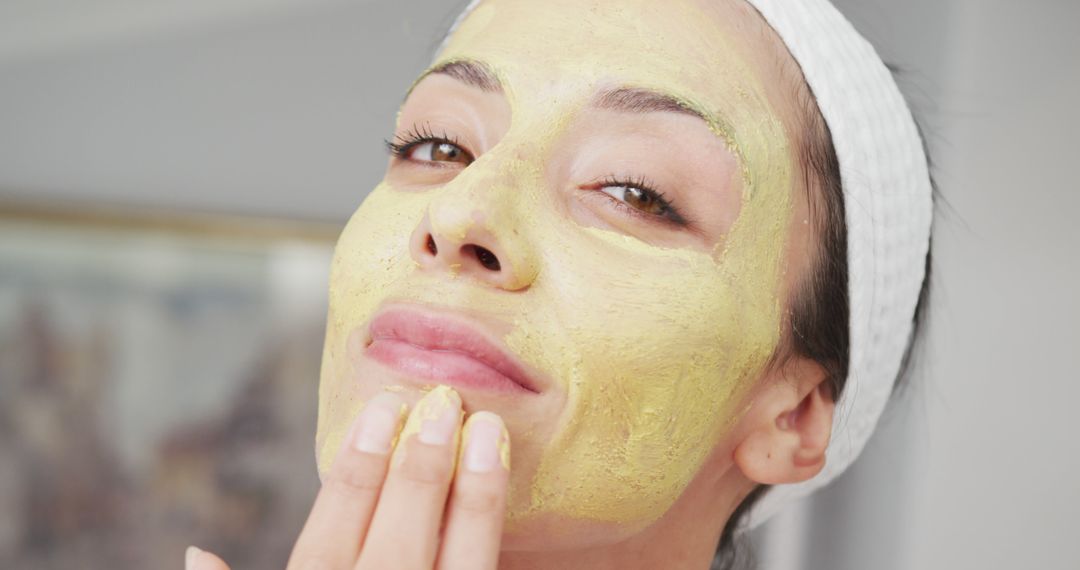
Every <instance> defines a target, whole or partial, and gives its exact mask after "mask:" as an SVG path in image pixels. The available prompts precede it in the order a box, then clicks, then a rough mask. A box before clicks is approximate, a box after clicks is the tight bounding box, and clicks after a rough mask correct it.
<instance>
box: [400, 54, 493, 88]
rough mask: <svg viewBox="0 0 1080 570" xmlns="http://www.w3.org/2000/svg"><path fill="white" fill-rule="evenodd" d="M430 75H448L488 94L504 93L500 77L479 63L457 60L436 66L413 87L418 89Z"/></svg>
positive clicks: (421, 75) (415, 82) (423, 74)
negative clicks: (417, 86) (418, 85)
mask: <svg viewBox="0 0 1080 570" xmlns="http://www.w3.org/2000/svg"><path fill="white" fill-rule="evenodd" d="M429 75H447V76H450V77H453V78H454V79H457V80H458V81H460V82H462V83H464V84H465V85H469V86H471V87H475V88H477V89H480V90H481V91H486V92H488V93H502V92H503V87H502V82H501V81H499V77H498V76H497V75H495V72H493V71H491V69H490V68H489V67H488V66H486V65H484V64H482V63H480V62H478V61H473V60H469V59H455V60H450V61H447V62H445V63H441V64H439V65H436V66H435V67H432V68H431V69H428V70H427V71H425V72H424V73H422V74H420V77H417V78H416V81H414V82H413V87H416V85H417V84H418V83H420V82H421V81H423V80H424V78H425V77H427V76H429ZM409 91H410V92H411V91H412V89H411V88H410V89H409Z"/></svg>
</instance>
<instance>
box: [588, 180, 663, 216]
mask: <svg viewBox="0 0 1080 570" xmlns="http://www.w3.org/2000/svg"><path fill="white" fill-rule="evenodd" d="M600 191H601V192H603V193H604V194H607V195H608V196H611V197H612V198H615V199H616V200H618V201H620V202H624V203H626V204H627V205H628V206H630V207H632V208H634V209H635V210H640V211H641V212H644V213H646V214H652V215H654V216H666V215H667V214H668V211H669V209H670V208H669V207H668V205H667V204H666V203H665V202H664V201H663V199H662V198H660V196H657V195H656V194H655V193H653V192H650V191H648V190H645V189H642V188H636V187H634V186H611V185H608V186H604V187H602V188H601V189H600Z"/></svg>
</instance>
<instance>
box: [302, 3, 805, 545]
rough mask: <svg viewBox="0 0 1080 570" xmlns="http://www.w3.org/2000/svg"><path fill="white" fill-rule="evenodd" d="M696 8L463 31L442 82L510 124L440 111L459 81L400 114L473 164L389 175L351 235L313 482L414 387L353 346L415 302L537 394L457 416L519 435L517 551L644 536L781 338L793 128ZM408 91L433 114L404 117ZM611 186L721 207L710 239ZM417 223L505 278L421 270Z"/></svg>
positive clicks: (583, 9)
mask: <svg viewBox="0 0 1080 570" xmlns="http://www.w3.org/2000/svg"><path fill="white" fill-rule="evenodd" d="M705 10H706V8H704V7H702V6H699V4H698V3H697V2H694V1H691V0H680V1H671V2H662V3H661V2H649V1H624V2H618V3H604V2H596V3H593V2H583V1H582V0H550V1H545V2H543V3H536V2H528V1H525V0H489V1H487V2H483V3H482V4H481V5H480V6H479V7H478V8H477V9H476V10H475V12H473V13H472V14H471V15H469V16H468V18H466V20H465V21H464V22H463V24H462V25H461V26H460V28H459V29H458V30H457V31H456V32H455V34H454V35H453V37H452V38H451V40H450V42H449V43H448V45H447V46H446V48H445V49H444V50H443V51H442V53H441V54H440V55H439V56H438V58H437V61H436V62H435V65H434V66H433V68H438V67H440V66H442V65H443V64H446V63H447V62H460V61H471V62H479V63H480V64H482V65H483V66H485V67H486V68H487V69H489V70H491V71H492V72H493V74H494V75H495V78H496V79H497V80H498V81H499V82H500V83H501V90H502V91H501V93H491V92H488V93H483V94H479V93H478V94H477V95H476V97H479V98H488V99H490V98H492V97H494V98H496V99H498V100H500V101H503V100H504V101H505V103H503V105H504V106H505V109H503V110H502V111H499V112H498V113H496V112H495V111H493V110H492V109H491V108H481V107H482V106H477V105H472V106H470V104H469V103H468V102H465V103H461V102H457V101H455V100H454V99H453V93H456V92H461V91H463V90H464V91H468V90H472V91H479V90H478V89H477V88H476V87H474V86H468V85H458V86H456V87H453V88H447V89H448V90H447V91H439V90H440V89H443V88H444V87H446V86H447V85H449V84H451V83H455V82H456V83H461V82H460V81H458V79H454V78H450V77H445V76H440V77H438V78H437V79H438V80H437V81H434V83H435V84H434V85H428V84H429V82H433V80H435V79H436V77H435V76H432V77H429V78H427V79H424V80H422V81H421V82H419V83H418V85H417V87H416V89H415V91H414V92H413V94H412V95H411V96H410V99H409V101H407V102H406V104H405V107H404V108H403V111H402V113H401V115H400V116H399V124H398V132H407V131H410V130H414V131H415V130H417V129H420V130H423V129H428V130H430V131H431V132H432V133H434V134H435V135H436V136H437V137H442V136H443V135H446V138H448V139H452V140H455V141H457V142H458V143H460V145H461V146H462V147H464V146H466V145H468V146H470V147H471V148H470V149H469V151H470V152H471V153H473V154H474V155H475V158H476V160H475V161H473V162H471V163H470V164H468V165H467V166H462V167H461V168H458V169H457V170H449V171H448V170H447V169H445V168H443V169H442V170H432V169H431V168H429V167H428V166H425V165H416V164H411V165H397V166H395V164H396V163H395V162H394V161H392V164H391V166H390V169H389V170H388V174H387V178H386V180H384V181H383V183H382V184H380V185H379V186H378V187H377V188H376V189H375V190H374V191H373V192H372V193H371V194H370V195H369V196H368V198H367V199H366V200H365V201H364V203H363V204H362V206H361V207H360V208H359V210H357V212H356V213H355V215H354V216H353V217H352V219H351V220H350V222H349V224H348V226H347V227H346V229H345V231H344V233H343V234H342V235H341V238H340V241H339V243H338V246H337V250H336V255H335V259H334V263H333V269H332V275H331V282H330V314H329V323H328V327H327V334H326V345H325V353H324V358H323V368H322V378H321V385H320V409H319V426H318V459H319V466H320V469H321V470H323V471H325V470H326V469H327V468H328V467H329V465H330V463H331V462H332V461H333V459H334V455H335V453H336V451H337V449H338V447H339V445H340V442H341V439H342V437H343V435H344V433H345V430H346V429H347V426H348V425H349V424H350V422H351V420H352V418H353V417H354V415H355V413H356V412H357V410H358V409H359V407H360V406H361V404H362V401H363V400H365V399H366V398H368V397H370V395H372V394H373V393H375V392H377V391H378V390H379V389H382V386H384V385H390V384H398V383H402V384H405V385H406V386H410V385H411V386H417V385H419V384H422V383H423V382H417V381H410V379H408V378H400V377H395V376H394V375H392V374H390V375H388V374H384V373H382V372H380V369H379V368H378V367H375V366H373V365H371V364H370V363H369V362H367V361H366V359H365V358H364V357H363V355H362V350H363V347H358V346H356V345H355V343H356V342H357V341H356V338H357V332H356V331H358V330H362V329H363V327H364V326H365V325H366V323H367V322H368V321H369V320H370V318H371V317H372V315H373V314H374V313H375V312H376V311H377V310H378V309H379V308H380V307H381V306H382V305H383V304H384V303H386V302H388V301H393V302H404V303H410V304H415V305H420V306H432V307H440V308H442V309H450V310H459V311H460V312H461V313H462V314H464V315H475V316H482V317H483V318H485V319H493V320H496V321H498V322H500V323H504V324H505V326H504V327H502V329H501V330H498V331H495V334H496V336H497V337H498V338H500V339H501V341H502V342H503V343H504V345H505V346H506V347H507V348H508V349H509V350H510V351H511V352H512V353H513V354H514V355H516V356H517V357H518V358H519V359H520V360H521V361H522V362H524V363H525V364H526V365H527V366H528V367H530V368H531V369H533V370H537V371H539V372H540V373H541V374H543V375H544V376H545V377H546V378H547V379H548V381H549V383H548V384H547V385H546V386H545V390H543V391H542V392H541V393H539V394H532V395H527V396H508V397H494V396H490V397H489V396H485V395H476V396H475V397H474V395H472V394H469V393H468V392H467V391H466V392H462V395H463V398H464V400H465V402H466V406H467V407H472V408H474V409H475V408H480V407H486V408H488V409H492V411H495V412H496V413H499V414H500V415H502V416H503V417H504V418H505V419H506V422H507V425H508V427H509V430H510V435H511V440H512V442H513V457H514V466H513V469H512V471H511V496H510V504H509V521H510V524H509V526H508V529H509V531H510V532H513V530H514V529H515V528H524V527H523V526H521V525H524V524H526V523H527V522H528V521H529V520H530V519H532V518H544V519H545V520H549V521H550V520H559V519H565V520H577V521H593V522H596V523H612V524H617V525H623V526H626V527H628V528H629V527H638V528H640V527H641V526H643V525H646V524H648V523H649V522H651V521H653V520H655V519H656V518H658V517H659V516H660V515H662V514H663V513H664V512H665V511H666V510H667V509H668V508H669V507H670V506H671V505H672V504H673V503H674V501H675V500H676V499H677V498H678V497H679V495H680V494H681V493H682V492H683V490H684V489H685V488H686V486H687V485H688V484H689V482H690V481H691V479H693V477H694V476H695V475H696V473H697V472H698V470H699V469H700V467H701V465H702V463H703V462H704V460H705V459H706V457H707V456H708V455H709V454H710V452H711V451H712V450H713V448H714V446H715V445H716V444H717V442H718V441H720V439H721V438H722V437H723V436H724V435H725V434H726V433H728V432H729V430H730V429H731V427H732V426H733V425H734V424H735V422H736V421H737V420H738V417H739V415H740V413H741V412H742V410H743V409H744V408H745V406H746V404H747V397H748V395H749V394H750V390H751V389H752V388H753V386H754V383H755V381H756V380H757V379H758V378H759V377H760V375H761V373H762V371H763V369H764V367H765V365H766V364H767V362H768V360H769V358H770V357H771V355H772V354H773V352H774V350H775V348H776V346H777V344H778V342H779V340H780V338H781V325H782V312H783V304H782V302H781V297H782V294H783V292H784V291H783V285H782V282H783V271H784V263H783V259H784V255H785V253H784V252H785V243H786V240H787V236H788V227H789V222H790V218H791V215H792V205H791V186H792V167H791V165H792V155H791V151H790V149H789V143H788V138H787V136H786V134H785V131H784V128H783V125H782V123H781V121H780V120H779V119H778V118H777V116H776V113H775V112H774V110H773V109H772V108H771V107H770V104H769V102H768V99H767V97H766V94H765V90H764V88H763V87H762V85H761V82H760V79H759V78H758V75H757V74H756V73H755V71H754V68H753V66H752V65H751V64H750V63H749V60H748V58H747V57H746V55H745V54H744V53H743V52H741V51H740V49H739V46H738V45H737V44H736V42H735V41H734V40H732V39H731V35H730V31H729V30H727V29H726V28H725V27H724V25H723V24H722V22H718V19H717V17H716V15H715V14H714V13H708V12H706V11H705ZM618 89H633V90H638V91H641V92H649V93H653V92H655V93H660V94H666V95H669V96H670V97H666V98H660V99H655V98H654V100H652V103H650V104H652V105H653V107H649V108H645V109H640V108H639V109H638V110H636V111H634V110H627V109H623V108H618V109H616V110H611V109H606V110H600V109H597V106H598V104H597V97H598V94H602V93H605V92H607V93H611V92H612V91H613V90H618ZM421 92H423V98H424V99H425V100H427V101H435V103H432V104H430V105H428V107H427V108H419V107H418V108H410V105H413V100H414V99H415V98H417V97H420V95H421V94H422V93H421ZM485 100H486V99H485ZM657 101H659V103H657ZM671 101H676V102H677V103H678V109H672V108H671V105H667V106H666V107H665V104H664V102H668V103H670V102H671ZM638 103H641V101H638ZM425 105H427V104H425ZM432 106H433V107H434V108H432ZM601 106H602V105H601ZM608 106H609V107H611V106H614V107H619V105H618V104H617V103H614V104H613V103H611V99H609V100H608ZM646 107H647V106H646ZM489 113H496V114H498V115H499V117H503V116H505V117H506V119H505V121H506V124H505V126H504V127H505V128H502V127H498V128H496V127H491V128H487V130H486V131H485V128H486V127H484V126H483V123H484V122H485V121H488V123H490V122H492V121H496V122H497V121H498V120H502V119H498V118H494V119H493V118H491V117H493V116H494V115H490V114H489ZM694 114H700V115H702V116H703V117H704V118H705V120H704V121H703V120H701V119H698V118H695V117H693V116H691V115H694ZM665 121H666V122H665ZM405 123H409V124H405ZM477 125H480V126H477ZM650 125H655V126H656V128H651V127H650ZM665 125H666V126H665ZM489 127H490V125H489ZM665 129H666V130H665ZM451 130H453V131H454V132H452V133H449V132H445V131H451ZM492 133H494V134H492ZM684 135H685V136H684ZM665 137H666V138H665ZM673 137H674V138H677V139H678V140H673ZM683 138H685V139H687V140H682V139H683ZM687 141H689V142H687ZM679 145H683V146H679ZM686 145H690V146H689V147H686ZM682 148H689V150H687V151H686V152H682V151H680V150H679V149H682ZM611 149H614V150H611ZM673 149H674V150H673ZM695 152H697V153H698V154H696V155H695V154H694V153H695ZM687 155H690V156H689V157H688V156H687ZM427 158H431V157H430V156H427ZM687 161H689V162H687ZM702 165H704V166H702ZM425 168H428V170H424V169H425ZM434 168H438V167H434ZM639 169H647V170H649V171H648V172H641V171H636V170H639ZM431 172H434V173H435V174H431ZM447 172H451V174H447ZM702 173H706V174H708V176H705V175H704V174H702ZM623 174H625V175H627V176H638V177H643V178H647V179H649V180H655V179H658V180H659V182H660V183H661V184H662V185H663V184H667V186H668V187H669V188H670V187H672V186H674V187H677V188H678V189H677V190H675V191H673V192H672V193H673V194H674V196H675V198H676V199H681V201H682V202H683V203H686V202H691V203H698V204H700V203H707V204H712V205H711V206H709V208H705V209H702V208H698V209H697V212H696V213H695V214H696V215H697V217H698V218H704V217H707V218H708V220H707V221H703V222H702V223H705V224H707V223H711V222H710V221H712V222H715V221H716V220H721V221H720V222H716V223H718V224H719V225H716V224H714V226H713V229H712V230H710V231H709V232H704V234H702V233H701V232H698V233H695V232H694V230H693V229H688V228H686V227H679V226H678V224H675V223H672V221H671V220H670V219H669V220H662V221H661V220H657V219H645V218H642V217H641V216H640V214H637V215H636V216H637V217H632V216H631V215H630V214H627V213H626V212H625V208H626V207H628V206H627V203H628V202H630V200H628V195H627V194H626V191H625V189H624V190H618V188H616V190H615V191H612V190H611V188H610V187H603V188H602V189H601V191H600V192H599V193H598V191H597V188H599V186H598V185H597V183H596V180H603V179H604V177H606V176H609V175H623ZM718 174H719V175H720V176H719V178H717V177H716V176H717V175H718ZM433 176H434V177H435V178H432V177H433ZM436 179H437V180H436ZM433 180H435V182H433ZM602 184H603V182H601V183H600V185H601V186H602ZM616 192H618V194H617V195H616ZM692 192H697V194H698V195H697V196H696V197H695V196H690V193H692ZM631 197H633V196H631ZM615 199H618V200H621V201H622V206H620V207H619V208H615V207H614V206H618V204H613V203H612V202H613V201H614V200H615ZM695 200H696V202H695ZM641 205H642V203H641V200H638V202H637V203H636V204H631V206H633V207H638V206H641ZM654 212H655V208H654ZM706 215H707V216H706ZM687 217H688V218H689V217H691V216H687ZM724 220H727V221H724ZM423 224H427V225H428V226H429V228H430V231H431V232H432V233H434V234H437V235H439V236H441V237H442V238H444V239H446V240H450V241H454V240H457V241H456V242H454V243H458V242H462V241H467V240H468V239H470V238H469V237H468V236H472V235H478V234H482V235H484V236H487V238H488V239H490V240H491V241H492V243H494V244H496V245H497V250H498V252H499V253H500V260H501V261H503V271H507V272H509V273H510V274H511V275H510V277H509V278H508V279H507V280H505V281H504V282H501V284H500V285H493V284H491V283H489V282H485V281H483V280H477V279H473V278H472V277H471V276H470V275H469V274H468V272H467V271H465V270H462V271H455V270H454V268H451V269H450V270H447V271H433V270H431V269H430V268H427V267H424V266H423V265H422V264H419V263H417V261H416V255H415V254H414V253H412V251H411V249H410V247H411V243H410V240H411V239H413V237H414V235H413V234H414V231H415V230H416V228H417V227H420V226H421V225H423ZM413 245H414V244H413ZM485 398H486V399H485ZM515 398H516V399H515ZM515 525H517V526H515Z"/></svg>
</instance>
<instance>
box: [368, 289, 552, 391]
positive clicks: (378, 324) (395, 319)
mask: <svg viewBox="0 0 1080 570" xmlns="http://www.w3.org/2000/svg"><path fill="white" fill-rule="evenodd" d="M399 317H405V318H406V319H407V321H408V326H406V327H402V326H400V322H401V321H400V320H399ZM416 332H422V333H424V334H420V335H417V334H415V333H416ZM380 339H386V340H396V341H400V342H407V343H409V344H412V345H413V346H416V347H419V348H423V349H426V350H436V351H446V352H456V353H459V354H464V355H466V356H469V357H471V358H473V359H475V360H477V361H479V362H482V363H483V364H485V365H487V366H488V367H490V368H492V369H493V370H495V371H497V372H499V373H500V374H502V375H503V376H506V377H507V378H509V379H510V380H511V381H513V382H514V383H515V384H518V385H519V386H521V387H522V388H524V389H526V390H528V391H530V392H535V393H539V392H540V390H539V388H538V386H537V383H536V382H535V381H534V380H533V378H532V377H531V376H530V375H529V374H528V373H527V372H526V371H525V367H524V366H523V365H522V364H521V363H520V362H519V361H518V359H517V358H516V357H514V356H513V355H512V354H510V353H509V352H508V351H507V350H506V349H504V348H502V346H500V344H499V343H496V342H494V341H492V340H490V339H489V338H488V335H486V334H485V333H484V332H482V330H481V329H479V328H478V327H476V326H474V325H472V324H470V323H468V322H467V321H466V320H464V319H463V318H461V317H458V316H457V315H453V316H450V315H443V314H439V313H436V312H432V311H431V310H430V309H427V308H426V307H425V309H424V310H418V309H413V308H407V307H400V306H399V307H392V308H387V309H384V310H382V311H380V312H379V313H378V314H376V315H375V317H374V318H372V319H371V323H370V324H369V325H368V340H367V343H366V346H370V345H371V343H372V342H374V341H376V340H380Z"/></svg>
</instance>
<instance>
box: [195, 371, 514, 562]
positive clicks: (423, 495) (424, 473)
mask: <svg viewBox="0 0 1080 570" xmlns="http://www.w3.org/2000/svg"><path fill="white" fill-rule="evenodd" d="M405 409H406V403H405V400H404V399H403V398H401V397H400V396H398V395H397V394H393V393H384V394H380V395H379V396H377V397H376V398H374V399H372V401H371V402H370V403H368V405H367V406H366V407H365V408H364V409H363V411H361V412H360V414H359V416H358V417H357V421H356V423H355V424H354V425H353V428H352V430H351V432H350V436H349V438H348V439H347V441H346V444H345V445H343V446H342V450H341V452H340V453H339V454H338V457H337V460H336V462H335V463H334V465H333V467H332V468H331V470H330V471H329V473H327V476H326V480H325V481H324V482H323V486H322V489H321V490H320V491H319V494H318V496H317V497H316V499H315V504H314V506H313V507H312V509H311V513H310V515H309V516H308V519H307V522H306V523H305V525H304V528H303V530H302V531H301V533H300V537H299V538H298V539H297V541H296V545H295V547H294V548H293V551H292V555H291V556H290V557H289V563H288V566H287V568H288V569H289V570H306V569H315V568H318V569H320V570H322V569H325V570H347V569H356V570H374V569H387V568H394V569H399V570H431V569H432V568H434V569H437V570H484V569H494V568H496V566H497V564H498V558H499V543H500V538H501V534H502V526H503V515H504V511H505V507H506V487H507V480H508V475H509V471H508V470H507V466H506V465H505V464H504V459H503V456H502V455H500V453H501V452H503V450H501V449H500V445H501V446H504V447H505V446H508V445H509V442H508V441H507V439H506V437H507V436H506V435H505V431H504V429H503V423H502V420H501V419H500V418H499V416H497V415H495V414H492V413H490V412H476V413H473V414H470V415H469V416H468V418H467V419H465V420H464V422H462V418H464V417H465V415H464V414H463V413H462V407H461V398H460V397H459V396H458V395H457V393H455V392H454V391H452V390H433V391H432V392H429V393H428V395H427V396H425V397H424V398H423V399H421V400H420V402H419V403H418V404H417V405H416V407H415V408H413V409H412V411H411V413H410V415H409V417H408V421H407V424H409V425H410V426H412V425H415V426H416V427H417V428H418V429H416V430H410V429H409V428H408V427H406V428H405V431H404V432H403V431H402V422H401V420H402V416H403V415H404V414H403V413H402V412H403V410H405ZM463 432H464V433H465V434H466V437H465V438H462V437H460V436H461V434H462V433H463ZM399 436H401V437H400V438H399ZM395 440H398V441H397V444H396V445H394V443H395ZM455 464H456V465H455ZM185 568H186V569H187V570H228V568H229V566H228V564H226V563H225V562H224V561H223V560H221V559H220V558H219V557H218V556H216V555H214V554H212V553H210V552H206V551H203V550H200V549H198V548H195V547H191V548H189V549H188V551H187V554H186V557H185Z"/></svg>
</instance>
